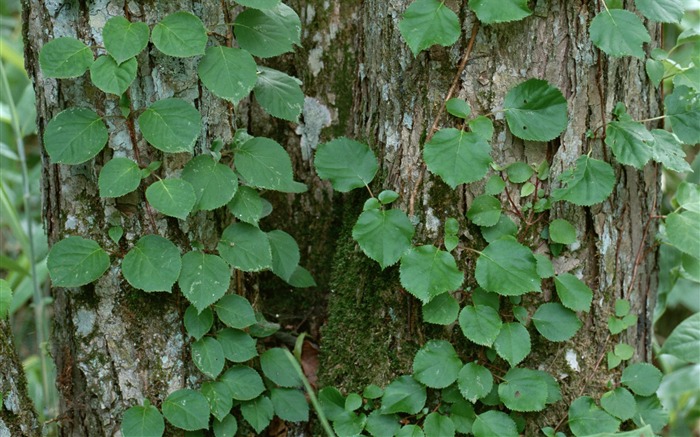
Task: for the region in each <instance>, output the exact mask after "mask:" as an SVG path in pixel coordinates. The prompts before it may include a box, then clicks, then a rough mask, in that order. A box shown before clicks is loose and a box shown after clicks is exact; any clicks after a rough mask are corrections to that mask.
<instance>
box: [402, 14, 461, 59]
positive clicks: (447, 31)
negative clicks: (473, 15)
mask: <svg viewBox="0 0 700 437" xmlns="http://www.w3.org/2000/svg"><path fill="white" fill-rule="evenodd" d="M399 31H400V32H401V36H403V38H404V39H405V40H406V43H407V44H408V47H409V48H410V49H411V52H413V56H418V53H420V52H421V50H424V49H427V48H428V47H430V46H432V45H435V44H439V45H441V46H451V45H452V44H454V43H455V42H456V41H457V39H458V38H459V35H460V33H461V28H460V25H459V17H457V14H455V13H454V12H452V10H451V9H450V8H448V7H447V6H445V2H440V1H438V0H415V1H414V2H412V3H411V5H410V6H409V7H408V8H407V9H406V12H404V14H403V17H402V18H401V21H399Z"/></svg>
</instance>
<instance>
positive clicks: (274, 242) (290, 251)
mask: <svg viewBox="0 0 700 437" xmlns="http://www.w3.org/2000/svg"><path fill="white" fill-rule="evenodd" d="M267 238H268V240H269V241H270V248H271V250H272V273H274V274H275V275H277V276H279V277H280V278H282V279H284V280H285V281H289V280H290V278H291V277H292V275H293V274H294V272H295V271H296V268H297V267H298V265H299V246H298V245H297V242H296V240H294V238H293V237H292V236H291V235H289V234H288V233H286V232H284V231H280V230H275V231H270V232H268V233H267Z"/></svg>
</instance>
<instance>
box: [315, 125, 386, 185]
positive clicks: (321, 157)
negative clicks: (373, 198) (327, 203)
mask: <svg viewBox="0 0 700 437" xmlns="http://www.w3.org/2000/svg"><path fill="white" fill-rule="evenodd" d="M314 166H315V167H316V173H318V177H320V178H321V179H324V180H325V179H328V180H329V181H330V183H331V185H333V189H334V190H336V191H340V192H342V193H347V192H348V191H350V190H353V189H355V188H359V187H364V186H365V185H369V184H370V182H372V179H374V176H375V175H376V174H377V169H378V168H379V165H378V164H377V158H376V157H375V156H374V152H372V150H371V149H370V148H369V146H367V145H366V144H362V143H358V142H357V141H353V140H350V139H347V138H345V137H341V138H336V139H334V140H333V141H330V142H328V143H324V144H319V146H318V149H317V150H316V156H315V158H314Z"/></svg>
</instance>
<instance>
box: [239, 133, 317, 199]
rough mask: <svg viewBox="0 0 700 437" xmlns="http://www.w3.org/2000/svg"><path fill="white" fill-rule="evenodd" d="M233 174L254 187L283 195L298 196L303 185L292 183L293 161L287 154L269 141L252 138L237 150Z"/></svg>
mask: <svg viewBox="0 0 700 437" xmlns="http://www.w3.org/2000/svg"><path fill="white" fill-rule="evenodd" d="M234 164H235V166H236V171H237V172H238V173H239V174H240V175H241V176H242V177H243V179H245V181H246V182H247V183H248V184H249V185H252V186H254V187H258V188H267V189H270V190H276V191H282V192H285V193H301V192H304V191H306V189H307V188H306V185H304V184H302V183H299V182H295V181H294V179H293V173H292V161H291V159H289V155H288V154H287V151H286V150H284V148H283V147H282V146H280V145H279V144H278V143H277V142H276V141H274V140H271V139H269V138H263V137H259V138H253V139H250V140H248V141H246V142H245V143H244V144H243V145H242V146H240V147H239V148H238V149H237V150H236V152H235V155H234Z"/></svg>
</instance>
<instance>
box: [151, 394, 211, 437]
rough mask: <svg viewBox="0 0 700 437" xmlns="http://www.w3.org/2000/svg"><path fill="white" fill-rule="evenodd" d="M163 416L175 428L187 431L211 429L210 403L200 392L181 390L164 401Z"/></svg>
mask: <svg viewBox="0 0 700 437" xmlns="http://www.w3.org/2000/svg"><path fill="white" fill-rule="evenodd" d="M162 409H163V415H164V416H165V418H166V419H168V422H170V423H171V424H172V425H173V426H175V427H177V428H180V429H184V430H187V431H194V430H197V429H207V428H208V427H209V414H210V410H209V403H208V402H207V398H205V397H204V395H202V394H201V393H200V392H198V391H195V390H190V389H181V390H177V391H174V392H172V393H170V394H169V395H168V397H167V398H165V400H164V401H163V406H162Z"/></svg>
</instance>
